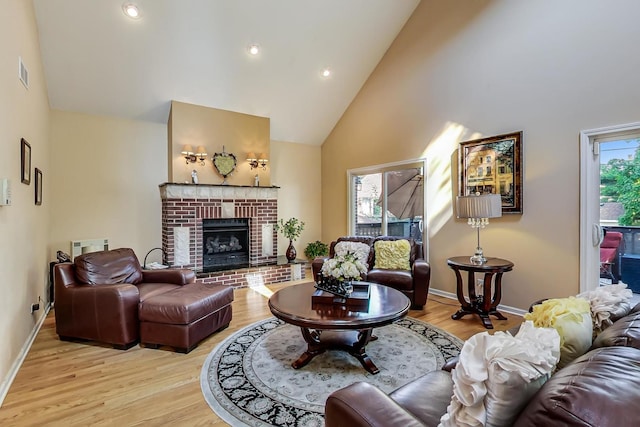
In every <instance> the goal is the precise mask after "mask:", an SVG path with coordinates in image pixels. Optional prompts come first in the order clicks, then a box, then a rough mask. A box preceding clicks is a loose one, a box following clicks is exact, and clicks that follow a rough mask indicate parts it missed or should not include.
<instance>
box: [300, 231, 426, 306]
mask: <svg viewBox="0 0 640 427" xmlns="http://www.w3.org/2000/svg"><path fill="white" fill-rule="evenodd" d="M400 239H405V240H408V241H409V244H410V245H411V254H410V257H409V265H410V267H411V270H387V269H379V268H373V267H374V265H375V251H374V250H373V248H374V245H375V242H377V241H379V240H387V241H388V240H400ZM344 241H349V242H360V243H365V244H367V245H369V247H370V248H371V249H370V251H369V259H368V260H367V266H368V271H367V275H366V277H363V278H362V280H364V281H367V282H372V283H378V284H381V285H385V286H389V287H391V288H394V289H397V290H399V291H400V292H402V293H403V294H405V295H406V296H407V297H408V298H409V300H410V301H411V308H412V309H414V310H421V309H422V307H423V306H424V305H425V304H426V303H427V294H428V293H429V281H430V279H431V266H430V265H429V263H428V262H427V261H425V260H424V259H423V255H422V244H421V243H419V242H416V241H415V240H414V239H411V238H405V237H395V236H379V237H375V238H374V237H368V236H344V237H340V238H338V239H337V240H336V241H334V242H331V245H329V256H327V257H317V258H316V259H314V260H313V262H312V263H311V269H312V271H313V277H314V280H317V278H318V275H319V274H320V271H321V269H322V264H323V263H324V261H325V260H327V259H329V258H332V257H333V256H334V255H335V249H334V248H335V245H336V243H338V242H344Z"/></svg>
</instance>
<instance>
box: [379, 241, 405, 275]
mask: <svg viewBox="0 0 640 427" xmlns="http://www.w3.org/2000/svg"><path fill="white" fill-rule="evenodd" d="M373 248H374V250H375V254H376V261H375V265H374V266H373V268H381V269H388V270H411V266H410V264H409V257H410V256H411V244H410V243H409V241H408V240H405V239H400V240H378V241H377V242H375V243H374V244H373Z"/></svg>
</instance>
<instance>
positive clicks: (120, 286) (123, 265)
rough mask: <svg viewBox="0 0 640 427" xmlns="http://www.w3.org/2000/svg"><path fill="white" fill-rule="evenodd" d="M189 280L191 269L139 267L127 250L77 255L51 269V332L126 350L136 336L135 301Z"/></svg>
mask: <svg viewBox="0 0 640 427" xmlns="http://www.w3.org/2000/svg"><path fill="white" fill-rule="evenodd" d="M194 281H195V273H194V272H193V271H191V270H186V269H170V270H142V268H141V267H140V263H139V262H138V258H137V257H136V255H135V253H134V252H133V250H131V249H128V248H122V249H115V250H111V251H102V252H93V253H88V254H84V255H81V256H78V257H76V258H75V261H74V263H63V264H57V265H56V266H55V267H54V286H55V298H56V299H55V318H56V332H57V333H58V335H59V336H60V339H62V340H71V339H84V340H93V341H100V342H104V343H108V344H111V345H113V346H114V347H115V348H119V349H127V348H130V347H132V346H133V345H135V344H136V343H137V342H138V341H139V339H140V325H139V320H138V306H139V304H140V302H142V301H144V300H145V299H147V298H150V297H152V296H155V295H158V294H160V293H164V292H167V291H169V290H172V289H175V288H179V287H181V286H183V285H186V284H188V283H192V282H194Z"/></svg>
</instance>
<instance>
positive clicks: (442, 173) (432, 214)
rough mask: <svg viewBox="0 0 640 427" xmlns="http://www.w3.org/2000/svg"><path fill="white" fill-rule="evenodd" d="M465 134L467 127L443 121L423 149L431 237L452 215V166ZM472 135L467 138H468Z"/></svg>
mask: <svg viewBox="0 0 640 427" xmlns="http://www.w3.org/2000/svg"><path fill="white" fill-rule="evenodd" d="M467 133H468V129H467V128H466V127H464V126H463V125H461V124H458V123H453V122H447V123H446V124H445V126H444V128H443V129H442V131H441V132H440V134H438V135H437V136H436V137H434V138H433V139H432V140H431V142H430V143H429V145H428V147H427V149H426V150H425V151H424V153H423V154H424V157H425V158H426V159H427V160H428V162H429V164H428V171H427V174H428V176H427V194H428V195H429V196H428V200H429V203H428V206H427V214H426V216H427V224H429V236H430V237H432V236H434V235H435V234H436V233H437V232H438V231H439V230H440V229H441V228H442V227H443V225H444V224H446V223H447V221H449V220H450V219H451V217H452V216H453V215H454V212H453V209H452V208H451V206H452V198H453V197H455V194H457V191H458V190H457V185H458V182H457V176H454V175H453V174H452V170H453V171H454V172H455V173H457V167H455V166H453V165H454V164H457V161H458V154H457V149H458V143H459V142H460V141H462V139H463V138H464V137H465V136H466V134H467ZM475 135H476V134H475V133H474V135H473V136H471V137H469V138H468V139H472V138H474V137H475Z"/></svg>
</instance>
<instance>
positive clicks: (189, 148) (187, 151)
mask: <svg viewBox="0 0 640 427" xmlns="http://www.w3.org/2000/svg"><path fill="white" fill-rule="evenodd" d="M182 154H184V155H186V156H190V155H192V154H193V147H192V146H191V145H190V144H185V145H183V146H182Z"/></svg>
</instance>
